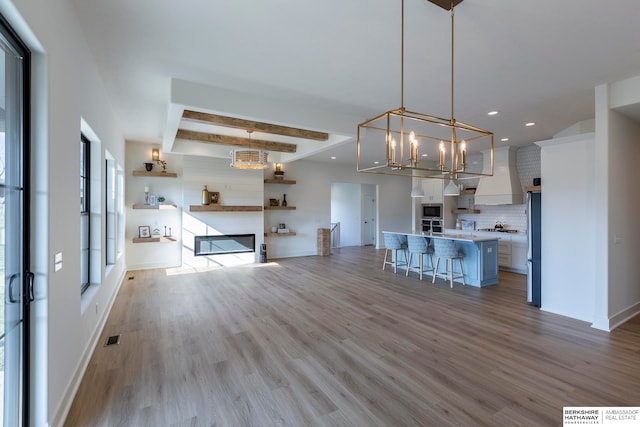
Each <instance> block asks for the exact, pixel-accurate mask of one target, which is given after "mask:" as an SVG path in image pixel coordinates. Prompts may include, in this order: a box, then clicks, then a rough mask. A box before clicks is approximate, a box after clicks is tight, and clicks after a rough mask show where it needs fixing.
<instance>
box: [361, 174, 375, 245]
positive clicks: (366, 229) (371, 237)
mask: <svg viewBox="0 0 640 427" xmlns="http://www.w3.org/2000/svg"><path fill="white" fill-rule="evenodd" d="M362 187H363V188H362V221H363V224H362V244H363V245H375V244H376V230H377V226H376V223H377V221H376V212H377V211H378V205H377V200H376V191H375V190H376V187H375V185H368V184H364V185H363V186H362Z"/></svg>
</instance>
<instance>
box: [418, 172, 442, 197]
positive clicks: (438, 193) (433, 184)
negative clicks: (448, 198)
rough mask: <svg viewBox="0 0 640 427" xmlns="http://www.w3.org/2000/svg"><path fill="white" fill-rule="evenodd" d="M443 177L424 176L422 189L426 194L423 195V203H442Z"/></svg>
mask: <svg viewBox="0 0 640 427" xmlns="http://www.w3.org/2000/svg"><path fill="white" fill-rule="evenodd" d="M442 182H443V180H442V179H433V178H423V179H422V191H424V196H423V197H422V203H442V202H443V198H442V189H443V186H442Z"/></svg>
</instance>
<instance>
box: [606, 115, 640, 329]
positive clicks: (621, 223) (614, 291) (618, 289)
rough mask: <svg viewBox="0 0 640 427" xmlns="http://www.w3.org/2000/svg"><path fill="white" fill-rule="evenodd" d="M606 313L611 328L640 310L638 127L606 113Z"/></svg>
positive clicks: (639, 140) (622, 117)
mask: <svg viewBox="0 0 640 427" xmlns="http://www.w3.org/2000/svg"><path fill="white" fill-rule="evenodd" d="M609 156H610V157H609V162H610V163H609V171H610V173H609V201H608V203H607V206H608V207H609V227H608V236H609V239H608V247H609V252H608V264H609V279H608V284H609V289H608V294H609V298H608V312H609V318H610V319H611V326H614V327H615V326H617V324H618V323H619V322H622V321H625V320H627V318H628V317H629V316H630V315H633V314H637V313H638V312H639V311H640V286H638V277H640V263H639V262H638V256H637V254H638V253H639V252H640V224H639V223H638V221H637V219H636V215H635V212H638V211H639V210H640V193H639V192H638V189H637V184H638V183H639V182H640V168H638V166H637V165H638V159H640V124H639V123H637V122H634V121H632V120H630V119H629V118H627V117H625V116H623V115H622V114H621V113H618V112H616V111H611V113H610V114H609Z"/></svg>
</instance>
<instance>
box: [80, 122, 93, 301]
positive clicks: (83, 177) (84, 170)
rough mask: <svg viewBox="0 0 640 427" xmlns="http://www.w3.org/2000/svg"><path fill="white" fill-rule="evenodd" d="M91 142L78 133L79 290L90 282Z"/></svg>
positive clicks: (85, 288) (86, 286)
mask: <svg viewBox="0 0 640 427" xmlns="http://www.w3.org/2000/svg"><path fill="white" fill-rule="evenodd" d="M90 195H91V142H90V141H89V140H88V139H87V138H86V137H85V136H84V135H83V134H80V292H81V293H84V291H86V290H87V288H88V287H89V284H90V283H91V280H90V277H91V276H90V265H91V262H90V261H91V260H90V255H91V225H90V224H91V198H90Z"/></svg>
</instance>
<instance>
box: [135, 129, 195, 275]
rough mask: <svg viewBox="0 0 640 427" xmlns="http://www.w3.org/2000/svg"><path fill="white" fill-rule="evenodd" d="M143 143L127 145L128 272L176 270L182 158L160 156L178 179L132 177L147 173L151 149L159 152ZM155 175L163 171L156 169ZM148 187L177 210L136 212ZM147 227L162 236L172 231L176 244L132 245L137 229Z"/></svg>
mask: <svg viewBox="0 0 640 427" xmlns="http://www.w3.org/2000/svg"><path fill="white" fill-rule="evenodd" d="M159 147H160V145H159V144H158V145H153V144H149V143H143V142H135V141H127V143H126V156H127V162H126V166H125V183H126V184H125V188H126V191H125V209H126V218H127V221H126V229H125V244H126V252H127V269H129V270H139V269H145V268H161V267H177V266H180V265H181V263H182V257H181V256H182V233H181V230H182V215H181V212H182V157H183V156H181V155H176V154H167V153H164V152H162V151H161V152H160V158H161V159H162V160H164V161H166V162H167V172H175V173H177V174H178V177H177V178H164V177H162V178H161V177H142V176H133V171H144V170H145V168H144V165H143V163H145V162H151V150H152V148H159ZM152 171H153V172H159V171H162V166H160V165H157V164H156V165H155V166H154V167H153V170H152ZM145 187H149V193H150V195H155V196H163V197H164V198H165V199H166V200H165V203H166V204H177V205H178V209H175V210H169V209H166V210H165V209H163V210H146V209H133V208H132V207H133V205H134V204H142V203H144V188H145ZM144 225H148V226H150V227H151V229H152V230H153V229H155V228H158V229H159V230H160V231H161V233H162V234H164V232H165V229H164V227H165V226H166V227H167V233H168V228H169V227H171V234H172V235H173V236H175V237H176V239H177V241H175V242H168V243H133V238H134V237H138V227H139V226H144Z"/></svg>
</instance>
